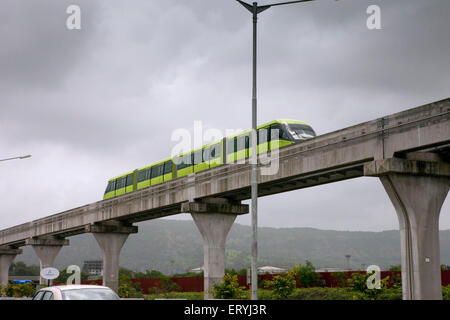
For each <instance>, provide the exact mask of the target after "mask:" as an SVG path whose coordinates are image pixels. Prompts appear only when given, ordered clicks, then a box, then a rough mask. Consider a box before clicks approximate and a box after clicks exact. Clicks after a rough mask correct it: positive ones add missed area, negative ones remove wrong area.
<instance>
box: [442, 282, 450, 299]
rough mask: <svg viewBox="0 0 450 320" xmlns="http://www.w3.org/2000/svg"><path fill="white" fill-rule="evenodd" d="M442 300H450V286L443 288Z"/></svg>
mask: <svg viewBox="0 0 450 320" xmlns="http://www.w3.org/2000/svg"><path fill="white" fill-rule="evenodd" d="M442 300H450V284H449V285H448V286H446V287H444V286H442Z"/></svg>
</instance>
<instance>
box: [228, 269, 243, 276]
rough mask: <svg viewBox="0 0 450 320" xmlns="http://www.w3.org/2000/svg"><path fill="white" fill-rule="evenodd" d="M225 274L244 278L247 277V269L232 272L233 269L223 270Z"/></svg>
mask: <svg viewBox="0 0 450 320" xmlns="http://www.w3.org/2000/svg"><path fill="white" fill-rule="evenodd" d="M225 273H226V274H232V275H236V276H246V275H247V269H241V270H234V269H225Z"/></svg>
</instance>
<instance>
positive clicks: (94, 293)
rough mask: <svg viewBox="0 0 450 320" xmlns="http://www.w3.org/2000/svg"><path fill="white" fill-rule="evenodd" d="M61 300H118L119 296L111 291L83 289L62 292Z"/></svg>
mask: <svg viewBox="0 0 450 320" xmlns="http://www.w3.org/2000/svg"><path fill="white" fill-rule="evenodd" d="M62 295H63V300H119V299H120V298H119V296H118V295H117V294H116V293H115V292H114V291H112V290H111V289H104V288H98V289H97V288H85V289H71V290H64V291H62Z"/></svg>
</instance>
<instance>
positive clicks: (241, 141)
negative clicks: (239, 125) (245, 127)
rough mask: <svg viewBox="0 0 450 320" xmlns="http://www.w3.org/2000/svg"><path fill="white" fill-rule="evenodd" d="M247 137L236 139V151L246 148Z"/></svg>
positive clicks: (247, 143)
mask: <svg viewBox="0 0 450 320" xmlns="http://www.w3.org/2000/svg"><path fill="white" fill-rule="evenodd" d="M248 140H249V139H248V136H246V135H245V136H240V137H237V148H236V151H241V150H244V149H247V148H248V145H249V141H248Z"/></svg>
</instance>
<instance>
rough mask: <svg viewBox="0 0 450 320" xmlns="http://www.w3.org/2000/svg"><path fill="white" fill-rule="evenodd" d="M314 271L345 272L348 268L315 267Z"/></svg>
mask: <svg viewBox="0 0 450 320" xmlns="http://www.w3.org/2000/svg"><path fill="white" fill-rule="evenodd" d="M315 271H316V272H347V271H350V270H346V269H342V268H336V267H321V268H316V270H315Z"/></svg>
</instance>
